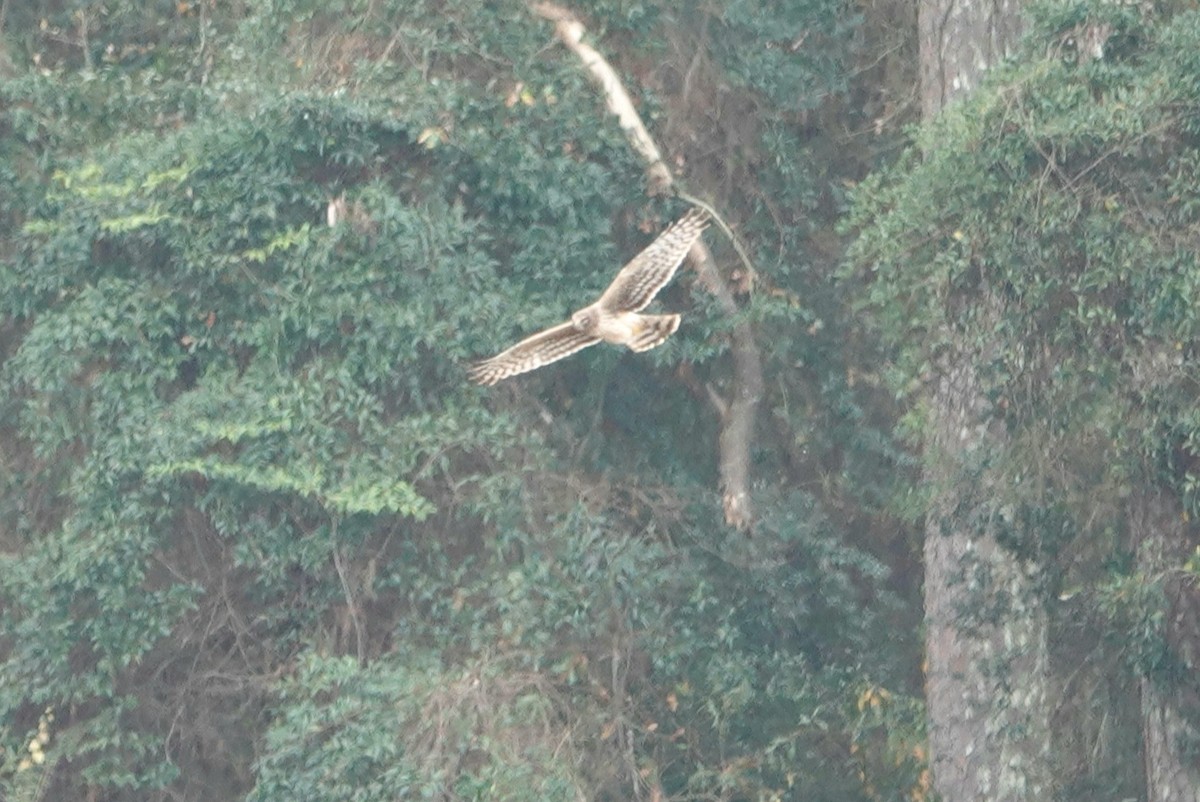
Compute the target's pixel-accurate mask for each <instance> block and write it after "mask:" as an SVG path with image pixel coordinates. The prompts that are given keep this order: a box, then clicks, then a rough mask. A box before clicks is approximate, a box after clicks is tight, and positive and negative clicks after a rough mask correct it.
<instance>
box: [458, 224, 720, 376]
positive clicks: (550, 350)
mask: <svg viewBox="0 0 1200 802" xmlns="http://www.w3.org/2000/svg"><path fill="white" fill-rule="evenodd" d="M707 226H708V214H707V213H706V212H704V211H703V210H701V209H696V208H693V209H691V210H690V211H689V212H688V213H687V214H685V215H684V216H683V217H681V218H680V219H679V220H677V221H675V222H674V223H673V224H671V226H669V227H668V228H667V230H666V231H664V232H662V233H661V234H659V235H658V238H657V239H655V240H654V242H652V243H650V245H649V246H647V247H646V249H645V250H643V251H642V252H641V253H639V254H638V255H637V256H635V257H633V259H632V260H630V262H629V264H627V265H625V266H624V267H623V268H621V272H619V273H617V277H616V278H615V279H613V282H612V284H610V285H608V289H606V290H605V291H604V293H603V294H601V296H600V297H599V299H597V300H596V302H595V303H593V304H591V305H590V306H585V307H584V308H582V309H580V310H579V311H577V312H575V313H574V314H573V315H571V319H570V320H568V321H566V322H564V323H559V324H558V325H557V326H554V327H552V328H549V329H546V330H544V331H539V332H538V333H537V334H534V335H533V336H531V337H526V338H525V339H524V340H521V342H519V343H517V344H516V345H514V346H513V347H512V348H509V349H508V350H506V351H501V352H500V353H499V354H496V355H495V356H494V357H492V358H491V359H485V360H483V361H482V362H476V363H475V364H474V365H472V366H471V367H470V368H469V370H468V371H467V375H468V376H469V377H470V379H471V381H473V382H475V383H476V384H484V385H491V384H495V383H496V382H498V381H500V380H502V379H507V378H508V377H510V376H516V375H518V374H521V373H527V372H529V371H531V370H536V369H537V368H540V367H542V366H543V365H549V364H550V363H551V362H557V361H558V360H560V359H562V358H564V357H568V356H570V355H571V354H573V353H575V352H576V351H579V350H582V349H584V348H587V347H588V346H589V345H595V344H596V343H598V342H600V341H601V340H603V341H604V342H609V343H612V344H614V345H624V346H628V347H629V349H630V350H631V351H636V352H641V351H648V350H650V349H651V348H654V347H655V346H656V345H661V344H662V342H663V341H664V340H666V339H667V338H668V337H670V336H671V335H672V334H674V333H675V330H676V329H678V328H679V315H643V314H639V313H640V312H641V311H642V310H643V309H645V308H646V306H647V305H648V304H649V303H650V302H651V301H653V300H654V296H655V295H657V294H658V291H659V290H661V289H662V288H663V287H664V286H666V284H667V282H668V281H670V280H671V277H672V276H674V275H675V271H676V270H677V269H678V268H679V264H680V263H681V262H682V261H683V257H684V256H686V255H687V253H688V251H690V250H691V249H692V245H693V244H694V243H695V242H696V240H697V239H699V237H700V234H701V233H702V232H703V231H704V229H705V228H706V227H707Z"/></svg>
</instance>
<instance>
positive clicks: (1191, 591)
mask: <svg viewBox="0 0 1200 802" xmlns="http://www.w3.org/2000/svg"><path fill="white" fill-rule="evenodd" d="M1139 501H1140V503H1139V504H1138V505H1137V507H1136V508H1135V510H1134V515H1133V521H1132V526H1131V529H1132V534H1133V536H1134V538H1136V541H1137V544H1138V549H1137V560H1138V571H1139V572H1140V573H1141V574H1142V575H1143V577H1145V580H1146V581H1147V582H1150V583H1154V584H1161V585H1162V590H1163V601H1164V603H1165V610H1164V612H1165V615H1164V616H1163V624H1162V625H1163V633H1162V634H1163V636H1164V638H1165V639H1166V644H1165V646H1166V653H1167V655H1168V660H1170V661H1171V662H1172V663H1173V664H1174V665H1175V669H1176V670H1175V671H1174V672H1173V673H1175V674H1178V675H1182V676H1183V677H1190V678H1191V679H1193V680H1194V679H1195V677H1196V676H1197V670H1198V669H1200V584H1198V583H1197V581H1196V579H1195V577H1194V576H1190V575H1188V574H1187V573H1185V572H1184V571H1182V570H1181V567H1182V565H1183V562H1184V560H1186V559H1187V556H1188V545H1189V544H1188V531H1187V525H1186V523H1185V521H1184V518H1183V515H1182V514H1181V512H1180V511H1179V510H1177V509H1176V508H1175V506H1174V504H1172V503H1171V501H1170V500H1169V499H1167V498H1166V497H1164V496H1163V495H1161V494H1159V493H1154V492H1153V491H1150V493H1149V494H1148V495H1147V496H1146V497H1144V498H1142V499H1140V500H1139ZM1138 690H1139V691H1140V692H1141V708H1142V763H1143V766H1144V768H1145V772H1146V802H1200V761H1198V760H1197V759H1196V757H1195V755H1194V754H1189V751H1190V750H1189V746H1188V745H1189V744H1195V743H1198V742H1200V732H1197V729H1196V727H1195V724H1194V721H1195V719H1194V718H1192V719H1191V720H1189V717H1188V716H1185V715H1184V713H1183V709H1184V708H1190V709H1191V711H1192V716H1195V715H1197V708H1200V699H1197V698H1196V697H1197V696H1198V695H1200V693H1198V692H1197V690H1196V686H1195V684H1194V682H1193V683H1192V684H1191V685H1190V687H1174V688H1173V687H1170V685H1169V683H1168V681H1167V680H1166V679H1163V678H1158V679H1156V678H1154V677H1142V678H1141V679H1140V680H1139V682H1138Z"/></svg>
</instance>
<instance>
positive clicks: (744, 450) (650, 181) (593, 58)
mask: <svg viewBox="0 0 1200 802" xmlns="http://www.w3.org/2000/svg"><path fill="white" fill-rule="evenodd" d="M529 7H530V10H531V11H532V12H533V13H534V14H537V15H538V16H540V17H542V18H543V19H546V20H549V21H551V22H553V23H554V31H555V35H556V36H557V37H558V40H559V41H560V42H562V43H563V44H564V45H565V46H566V47H568V48H569V49H570V50H571V51H572V52H573V53H575V55H577V56H578V57H579V60H580V61H581V62H583V67H584V69H585V70H587V72H588V74H589V75H590V76H591V77H592V79H593V81H594V82H595V83H596V84H597V85H598V86H599V87H600V89H601V90H603V92H604V97H605V100H606V101H607V103H608V109H609V111H611V112H612V113H613V114H614V115H616V117H617V120H618V122H619V124H620V126H621V130H622V131H624V132H625V136H626V138H627V139H628V140H629V144H630V145H631V146H632V147H633V149H634V150H635V151H636V152H637V153H638V155H639V156H641V158H642V161H643V162H644V164H645V166H646V167H645V169H646V181H647V188H646V193H647V194H648V195H650V196H654V195H660V194H665V193H674V194H678V195H680V196H681V197H683V198H684V199H685V200H688V199H690V196H687V195H686V194H685V193H682V192H680V191H679V190H678V188H677V187H676V186H675V177H674V176H673V175H672V174H671V170H670V168H669V167H667V164H666V162H665V161H663V157H662V151H661V150H660V149H659V147H658V145H657V144H656V143H655V141H654V139H653V137H651V136H650V132H649V131H647V130H646V126H645V124H644V123H643V122H642V118H641V116H640V115H639V114H638V113H637V110H636V109H635V108H634V106H633V101H632V99H630V97H629V93H628V92H627V91H626V90H625V85H624V83H622V81H621V78H620V76H618V75H617V73H616V70H614V69H613V68H612V65H610V64H609V63H608V61H607V59H605V58H604V56H602V55H601V54H600V53H599V52H598V51H597V50H596V49H595V48H594V47H592V46H591V45H589V44H587V43H586V42H584V41H583V36H584V33H585V32H586V29H585V28H584V26H583V23H582V22H580V21H579V18H578V17H576V16H575V14H574V13H573V12H572V11H570V10H569V9H567V8H565V7H563V6H561V5H558V4H557V3H552V2H531V3H530V6H529ZM700 205H703V206H705V208H707V209H708V210H709V211H710V212H711V213H712V214H713V216H714V218H716V219H717V221H718V225H719V226H720V227H721V228H722V229H723V230H724V231H726V233H727V234H732V232H730V231H729V227H728V226H727V225H725V223H724V221H723V220H721V219H720V216H719V215H717V214H716V213H715V212H714V211H713V210H712V209H711V208H710V207H708V206H707V205H706V204H700ZM730 239H731V241H733V242H734V243H735V248H738V255H739V257H740V258H742V259H743V261H746V257H745V254H744V252H743V251H742V250H741V249H740V246H739V245H737V243H736V239H734V238H733V237H732V236H731V237H730ZM689 256H690V258H691V263H692V265H693V266H694V267H695V269H696V273H697V275H698V277H699V279H700V283H701V284H702V285H703V286H704V288H705V289H706V290H708V291H709V292H710V293H711V294H712V295H713V297H715V298H716V299H717V303H718V305H719V306H720V307H721V311H722V312H723V313H724V314H725V315H726V316H727V317H729V318H731V319H732V320H734V321H735V322H734V324H733V327H732V330H731V335H730V352H731V355H732V357H733V372H734V384H735V387H734V392H733V397H732V399H730V400H721V399H719V398H716V399H714V404H713V405H714V407H715V408H716V409H717V411H718V414H719V415H720V416H721V435H720V437H719V438H718V449H719V455H720V470H721V489H722V492H723V496H724V507H725V522H726V523H728V524H729V525H730V526H734V527H736V528H738V529H743V530H748V529H749V528H750V527H751V526H752V525H753V523H754V513H753V509H752V506H751V499H750V448H751V445H752V444H753V440H754V423H755V419H756V416H757V411H758V404H759V402H760V401H761V399H762V396H763V374H762V358H761V356H760V354H759V350H758V345H757V344H756V343H755V341H754V335H753V332H752V330H751V327H750V324H749V323H747V322H746V321H744V320H741V319H740V317H739V315H738V312H739V307H738V304H737V300H736V299H735V298H734V294H733V291H732V290H731V289H730V287H729V285H728V284H726V283H725V281H724V280H723V279H722V278H721V275H720V273H719V271H718V270H717V267H716V263H715V261H714V260H713V257H712V253H711V252H710V251H709V249H708V246H706V245H705V244H704V242H703V241H702V240H697V242H696V244H695V246H694V247H693V248H692V251H691V253H690V254H689ZM747 268H748V269H749V270H750V271H751V274H752V272H753V268H752V267H751V266H750V265H748V264H747ZM712 392H713V394H714V395H715V391H712Z"/></svg>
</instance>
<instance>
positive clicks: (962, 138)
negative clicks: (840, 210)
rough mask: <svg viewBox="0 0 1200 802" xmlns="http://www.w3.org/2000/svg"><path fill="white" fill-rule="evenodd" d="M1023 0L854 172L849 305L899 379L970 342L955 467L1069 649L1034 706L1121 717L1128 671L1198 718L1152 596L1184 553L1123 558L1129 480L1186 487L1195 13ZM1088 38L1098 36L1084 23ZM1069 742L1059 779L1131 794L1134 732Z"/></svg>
mask: <svg viewBox="0 0 1200 802" xmlns="http://www.w3.org/2000/svg"><path fill="white" fill-rule="evenodd" d="M1031 22H1032V26H1031V31H1030V33H1029V35H1028V39H1027V43H1026V51H1025V52H1024V53H1023V54H1022V57H1021V58H1020V59H1018V60H1017V61H1015V62H1014V63H1012V64H1009V65H1006V66H1004V67H1003V68H1000V69H997V70H996V71H995V73H994V74H992V75H991V76H990V78H989V82H988V85H987V86H986V87H984V88H982V89H980V90H979V91H977V92H976V93H974V94H973V95H972V97H971V98H970V99H969V100H968V101H967V102H965V103H963V104H962V105H961V106H959V107H955V108H953V109H952V110H951V111H950V112H949V113H947V114H945V115H944V116H943V117H942V118H941V119H939V120H938V121H937V122H936V124H934V125H931V126H929V127H928V129H927V130H925V131H924V132H923V133H922V137H923V145H924V147H923V148H922V149H921V150H919V151H915V152H913V153H911V154H909V156H908V157H907V158H906V159H905V160H903V161H902V162H901V163H900V164H898V165H896V166H895V168H894V169H892V170H889V171H885V172H882V173H880V174H877V175H876V176H874V177H873V178H872V179H871V180H869V181H868V182H866V183H864V185H863V186H862V187H861V189H860V191H859V193H858V198H859V200H860V204H859V205H858V207H857V223H858V225H860V226H862V236H861V237H860V238H859V240H858V241H857V243H856V245H855V249H854V259H855V264H856V268H857V270H858V275H859V276H861V277H862V278H863V279H864V280H865V281H866V285H867V297H866V299H865V301H864V304H863V308H864V309H865V310H869V311H870V312H872V316H871V319H872V320H873V321H874V323H875V325H876V326H877V330H878V331H879V333H880V334H881V335H883V336H884V337H886V338H887V339H888V340H889V341H890V342H891V343H892V344H893V345H894V347H895V348H896V351H897V353H898V354H899V355H900V359H899V361H898V370H897V371H896V375H895V376H894V379H895V381H894V386H895V387H896V388H897V389H898V391H899V392H901V393H903V394H905V395H910V396H912V395H916V394H918V393H919V391H920V389H921V387H922V385H923V384H924V383H925V382H927V381H930V380H936V374H937V372H938V370H939V369H940V366H941V365H942V364H943V362H942V360H943V358H944V354H946V353H947V352H948V351H949V350H952V349H955V348H961V349H963V350H964V351H966V352H969V353H976V354H981V355H983V356H982V358H981V359H980V360H979V361H978V362H976V363H975V364H974V368H975V370H976V372H977V376H978V378H979V382H980V384H981V387H982V393H983V394H984V395H985V396H986V398H987V399H988V401H989V402H990V407H991V415H992V418H993V421H994V422H995V423H997V424H1002V427H1003V431H1004V432H1006V434H1007V437H1006V438H1004V439H998V440H996V441H993V442H992V447H990V448H981V449H980V450H979V453H977V454H974V455H972V456H971V457H970V462H969V464H970V469H969V471H968V473H969V475H964V476H962V477H961V481H962V482H963V485H964V487H970V486H973V487H976V488H979V489H980V490H979V491H976V492H975V493H971V491H969V490H964V491H963V497H964V498H969V499H972V503H978V505H979V509H981V510H982V512H981V513H980V515H981V518H982V519H985V520H986V522H987V523H986V524H984V523H983V522H982V521H981V522H980V524H981V526H982V525H986V526H999V527H1000V537H1001V538H1002V540H1003V541H1004V543H1005V545H1006V546H1007V547H1009V548H1011V549H1012V550H1014V552H1016V553H1017V554H1019V555H1020V556H1021V557H1022V558H1024V559H1028V560H1032V561H1034V562H1036V563H1037V564H1039V565H1040V566H1042V567H1043V568H1044V569H1046V572H1045V576H1046V577H1047V584H1046V587H1045V589H1044V593H1045V599H1046V604H1047V606H1048V608H1049V610H1050V612H1051V616H1052V627H1053V629H1054V631H1055V635H1054V638H1053V640H1054V642H1055V643H1056V644H1057V646H1058V648H1057V650H1056V651H1057V654H1056V657H1057V658H1058V659H1060V660H1061V661H1062V663H1063V665H1065V666H1070V667H1072V668H1074V667H1076V666H1079V665H1080V655H1086V660H1085V661H1084V662H1083V666H1084V668H1085V669H1086V670H1085V671H1084V673H1083V674H1082V675H1081V676H1080V677H1079V678H1078V679H1077V685H1078V686H1080V687H1082V688H1085V689H1087V691H1088V693H1087V698H1086V699H1085V703H1084V705H1083V711H1082V712H1081V711H1079V710H1072V709H1068V710H1065V711H1059V712H1058V713H1057V715H1059V716H1060V717H1062V718H1064V719H1071V718H1072V717H1074V720H1075V722H1076V723H1075V724H1073V725H1070V726H1080V727H1084V726H1086V727H1092V726H1095V723H1094V722H1095V718H1096V716H1098V715H1100V714H1101V712H1100V711H1103V714H1104V715H1109V714H1112V715H1113V718H1114V719H1115V720H1121V718H1122V717H1123V716H1127V715H1129V711H1130V707H1129V704H1130V701H1131V700H1130V699H1129V697H1128V696H1125V701H1124V702H1123V703H1122V702H1121V701H1114V699H1117V700H1119V699H1120V697H1121V696H1122V692H1121V690H1119V689H1122V688H1128V687H1131V686H1132V683H1131V680H1133V679H1136V678H1137V677H1143V676H1148V677H1150V678H1152V679H1153V680H1154V681H1155V682H1157V683H1160V684H1161V686H1162V687H1164V688H1166V689H1169V692H1171V693H1172V694H1175V693H1178V694H1179V695H1178V696H1177V697H1176V696H1173V697H1172V698H1178V699H1180V700H1181V703H1182V704H1181V708H1180V709H1181V712H1183V713H1184V714H1185V715H1187V716H1189V717H1190V718H1192V719H1193V721H1194V722H1196V723H1200V706H1198V705H1196V703H1195V698H1194V693H1193V692H1194V689H1195V681H1196V678H1195V674H1194V673H1193V672H1192V671H1189V670H1187V669H1186V667H1185V666H1186V660H1185V659H1184V657H1185V655H1191V656H1192V657H1193V658H1194V656H1195V655H1196V654H1198V652H1197V651H1196V649H1197V643H1196V642H1195V640H1194V637H1195V633H1194V632H1192V633H1191V634H1188V627H1191V626H1194V623H1195V622H1194V619H1193V617H1192V616H1193V613H1191V612H1189V611H1188V610H1187V608H1186V607H1182V608H1181V607H1180V604H1179V602H1178V601H1172V597H1173V596H1174V597H1176V598H1177V595H1176V594H1177V592H1178V591H1179V589H1180V588H1181V587H1186V586H1188V585H1189V584H1190V585H1191V586H1192V587H1195V583H1196V582H1197V580H1198V579H1200V577H1198V576H1197V569H1198V568H1200V565H1198V564H1197V562H1196V561H1195V560H1194V559H1193V560H1192V561H1190V562H1185V560H1186V556H1187V555H1186V554H1184V555H1171V559H1170V561H1169V562H1168V566H1169V570H1161V571H1160V570H1153V571H1152V570H1145V566H1144V564H1142V563H1140V562H1139V559H1138V556H1139V555H1138V551H1139V548H1140V547H1141V545H1142V544H1141V540H1142V538H1143V537H1144V527H1145V522H1144V521H1142V520H1141V519H1143V518H1144V517H1145V510H1146V509H1147V502H1146V498H1147V497H1155V498H1157V497H1162V498H1165V499H1166V500H1167V501H1166V502H1165V503H1166V509H1168V510H1169V511H1170V514H1171V516H1172V518H1173V519H1174V520H1178V519H1179V518H1180V517H1182V518H1183V519H1184V520H1185V521H1186V520H1188V519H1190V518H1194V517H1195V516H1196V513H1197V510H1198V504H1200V495H1198V494H1197V487H1198V480H1200V470H1198V468H1197V464H1196V456H1197V451H1196V443H1197V442H1198V441H1200V417H1197V414H1196V397H1197V390H1198V389H1200V386H1198V385H1197V381H1196V376H1197V369H1198V368H1200V362H1198V360H1200V354H1198V352H1197V348H1196V343H1197V341H1198V335H1200V311H1198V309H1197V305H1196V297H1197V294H1198V292H1197V291H1198V289H1200V258H1198V256H1197V248H1196V243H1197V241H1200V188H1198V184H1197V180H1196V175H1197V166H1198V165H1200V138H1198V135H1200V94H1198V93H1200V57H1198V56H1197V54H1200V16H1197V15H1196V14H1195V13H1185V14H1181V15H1179V16H1177V17H1176V18H1174V19H1172V20H1170V21H1169V24H1163V23H1162V21H1160V20H1155V19H1150V18H1146V17H1144V16H1143V14H1142V11H1141V10H1140V9H1139V8H1138V7H1136V6H1122V5H1112V4H1086V3H1055V4H1048V5H1045V6H1042V7H1040V8H1039V9H1038V10H1037V12H1036V13H1035V14H1033V15H1032V17H1031ZM1153 23H1157V24H1153ZM1097 32H1099V36H1098V35H1097ZM1089 37H1090V38H1089ZM1101 37H1102V38H1103V40H1104V48H1103V55H1102V56H1097V54H1096V53H1094V52H1092V51H1090V50H1088V49H1087V48H1086V47H1085V42H1087V41H1094V40H1095V39H1096V38H1101ZM935 143H936V146H935ZM920 413H921V409H920V408H919V407H918V408H917V413H916V414H915V415H914V421H913V422H912V424H911V425H912V426H914V427H916V429H917V430H920V428H921V427H922V425H923V424H922V422H921V421H920V420H919V417H920ZM982 493H986V494H987V497H986V498H980V497H979V496H980V495H982ZM1152 525H1158V526H1161V522H1153V523H1152ZM1139 527H1142V531H1139ZM1194 531H1195V530H1194V529H1189V530H1188V536H1189V537H1190V538H1191V539H1193V540H1194V537H1195V534H1194ZM1181 545H1182V544H1181ZM1143 556H1144V555H1143ZM1179 624H1182V625H1183V626H1178V625H1179ZM1081 719H1090V721H1088V723H1087V724H1086V725H1083V724H1079V723H1078V722H1079V721H1080V720H1081ZM1124 726H1125V727H1134V726H1136V724H1135V723H1134V722H1128V723H1127V724H1126V725H1124ZM1127 732H1128V730H1127V729H1125V728H1124V727H1122V728H1118V733H1119V734H1120V737H1121V738H1128V737H1130V736H1129V735H1128V734H1127ZM1102 735H1103V733H1100V734H1095V735H1091V734H1089V735H1085V736H1083V738H1081V739H1079V740H1080V741H1086V740H1088V739H1093V738H1094V739H1097V742H1098V739H1099V738H1100V737H1102ZM1070 741H1071V739H1068V738H1064V739H1063V744H1064V746H1063V747H1062V748H1063V752H1064V754H1063V755H1061V756H1060V759H1061V760H1062V761H1063V763H1064V767H1065V769H1066V771H1065V773H1064V777H1068V778H1071V781H1072V782H1074V783H1075V785H1074V786H1068V787H1067V788H1066V789H1065V791H1064V798H1082V797H1090V796H1092V795H1093V794H1096V793H1100V792H1101V790H1100V789H1104V790H1103V793H1112V788H1113V787H1114V782H1116V783H1117V784H1118V785H1117V787H1118V788H1120V787H1121V786H1120V784H1121V783H1124V792H1123V794H1122V795H1124V796H1137V795H1138V794H1139V791H1138V789H1137V786H1136V777H1132V776H1130V774H1129V773H1127V772H1126V771H1125V768H1124V765H1125V763H1126V761H1127V759H1128V749H1133V748H1136V739H1135V740H1133V741H1132V742H1130V741H1124V742H1123V743H1126V744H1128V746H1127V747H1122V746H1116V747H1114V749H1113V750H1112V751H1107V750H1104V751H1095V750H1093V749H1092V748H1091V747H1089V746H1088V745H1087V744H1086V743H1080V742H1078V741H1076V742H1075V743H1070ZM1072 750H1078V751H1075V752H1072ZM1123 750H1124V751H1123Z"/></svg>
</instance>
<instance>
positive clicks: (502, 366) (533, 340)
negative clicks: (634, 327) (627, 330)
mask: <svg viewBox="0 0 1200 802" xmlns="http://www.w3.org/2000/svg"><path fill="white" fill-rule="evenodd" d="M598 342H600V338H599V337H594V336H592V335H591V334H584V333H583V332H581V331H579V330H578V329H576V328H575V326H574V325H572V324H571V322H570V321H567V322H566V323H559V324H558V325H557V326H555V327H554V328H552V329H546V330H545V331H539V332H538V333H537V334H534V335H533V336H532V337H526V338H525V339H524V340H521V342H519V343H517V344H516V345H514V346H513V347H512V348H509V349H508V350H507V351H502V352H501V353H499V354H496V355H495V356H494V357H492V358H491V359H485V360H483V361H482V362H476V363H475V364H474V365H472V366H471V367H470V368H468V370H467V375H468V376H469V377H470V379H471V381H473V382H475V383H476V384H495V383H496V382H498V381H500V380H501V379H507V378H508V377H509V376H516V375H517V374H518V373H527V372H529V371H531V370H536V369H537V368H540V367H541V366H542V365H549V364H550V363H551V362H557V361H558V360H560V359H562V358H563V357H566V356H570V355H571V354H573V353H575V352H576V351H579V350H581V349H583V348H587V347H588V346H589V345H595V344H596V343H598Z"/></svg>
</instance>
